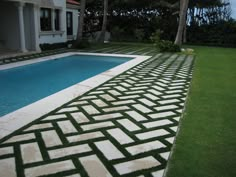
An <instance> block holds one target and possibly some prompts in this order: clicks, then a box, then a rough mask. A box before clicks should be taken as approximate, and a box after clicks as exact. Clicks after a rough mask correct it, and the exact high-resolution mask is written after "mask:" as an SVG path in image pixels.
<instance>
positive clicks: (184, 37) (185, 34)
mask: <svg viewBox="0 0 236 177" xmlns="http://www.w3.org/2000/svg"><path fill="white" fill-rule="evenodd" d="M186 42H187V23H186V22H185V24H184V34H183V43H184V44H185V43H186Z"/></svg>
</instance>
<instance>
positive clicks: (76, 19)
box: [66, 8, 79, 40]
mask: <svg viewBox="0 0 236 177" xmlns="http://www.w3.org/2000/svg"><path fill="white" fill-rule="evenodd" d="M66 11H67V12H72V14H73V36H72V38H73V39H74V40H75V39H76V36H77V30H78V23H79V17H78V9H70V8H67V10H66ZM69 39H71V36H70V38H69Z"/></svg>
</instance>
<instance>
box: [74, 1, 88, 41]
mask: <svg viewBox="0 0 236 177" xmlns="http://www.w3.org/2000/svg"><path fill="white" fill-rule="evenodd" d="M85 6H86V0H81V1H80V16H79V24H78V32H77V38H76V44H79V43H80V42H81V41H82V39H83V27H84V14H85Z"/></svg>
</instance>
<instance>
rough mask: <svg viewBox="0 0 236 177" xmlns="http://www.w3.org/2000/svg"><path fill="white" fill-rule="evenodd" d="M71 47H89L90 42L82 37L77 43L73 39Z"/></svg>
mask: <svg viewBox="0 0 236 177" xmlns="http://www.w3.org/2000/svg"><path fill="white" fill-rule="evenodd" d="M73 47H74V48H77V49H85V48H89V47H90V43H89V41H88V39H85V38H84V39H82V40H81V41H80V42H79V43H77V42H76V41H75V42H74V45H73Z"/></svg>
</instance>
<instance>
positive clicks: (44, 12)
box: [40, 8, 52, 31]
mask: <svg viewBox="0 0 236 177" xmlns="http://www.w3.org/2000/svg"><path fill="white" fill-rule="evenodd" d="M51 19H52V17H51V9H48V8H41V9H40V26H41V31H51V30H52V20H51Z"/></svg>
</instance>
